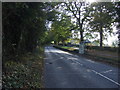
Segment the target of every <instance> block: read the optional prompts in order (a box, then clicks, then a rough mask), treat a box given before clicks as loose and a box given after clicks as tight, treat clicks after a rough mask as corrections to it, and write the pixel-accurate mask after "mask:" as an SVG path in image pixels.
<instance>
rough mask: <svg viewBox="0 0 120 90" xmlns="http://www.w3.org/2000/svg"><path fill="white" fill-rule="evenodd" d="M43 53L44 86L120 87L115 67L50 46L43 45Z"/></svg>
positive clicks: (117, 70)
mask: <svg viewBox="0 0 120 90" xmlns="http://www.w3.org/2000/svg"><path fill="white" fill-rule="evenodd" d="M45 55H46V57H45V65H44V66H45V68H44V69H45V70H44V86H45V88H118V87H120V82H119V81H118V80H119V77H118V76H120V74H119V69H118V68H117V67H112V66H110V65H107V64H103V63H100V62H95V61H92V60H90V59H86V58H84V57H82V56H77V55H73V54H70V53H68V52H65V51H62V50H59V49H56V48H54V47H52V46H47V47H45ZM118 74H119V75H118Z"/></svg>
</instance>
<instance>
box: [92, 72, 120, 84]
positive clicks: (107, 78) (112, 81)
mask: <svg viewBox="0 0 120 90" xmlns="http://www.w3.org/2000/svg"><path fill="white" fill-rule="evenodd" d="M92 71H93V72H95V73H96V74H98V75H100V76H102V77H104V78H105V79H107V80H109V81H111V82H113V83H115V84H117V85H118V86H120V84H119V83H118V82H116V81H114V80H112V79H110V78H108V77H106V76H104V75H102V74H101V73H99V72H96V71H95V70H92Z"/></svg>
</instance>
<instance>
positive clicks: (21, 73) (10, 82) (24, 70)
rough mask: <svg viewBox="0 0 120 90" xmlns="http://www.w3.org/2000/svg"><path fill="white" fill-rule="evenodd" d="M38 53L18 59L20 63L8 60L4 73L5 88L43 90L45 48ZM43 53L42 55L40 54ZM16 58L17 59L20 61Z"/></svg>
mask: <svg viewBox="0 0 120 90" xmlns="http://www.w3.org/2000/svg"><path fill="white" fill-rule="evenodd" d="M41 49H42V50H40V48H39V49H37V51H38V52H37V53H34V54H32V53H27V54H25V55H22V56H21V57H18V58H19V59H20V61H15V60H7V61H6V62H5V66H4V67H5V71H4V72H3V77H2V78H3V88H41V87H43V85H42V69H43V48H41ZM39 52H41V53H39ZM18 58H16V59H18Z"/></svg>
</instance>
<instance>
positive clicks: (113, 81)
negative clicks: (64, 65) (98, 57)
mask: <svg viewBox="0 0 120 90" xmlns="http://www.w3.org/2000/svg"><path fill="white" fill-rule="evenodd" d="M57 52H58V51H57ZM59 52H61V53H66V54H69V53H67V52H64V51H59ZM71 55H72V54H71ZM72 61H74V62H76V63H78V64H80V65H81V66H82V65H83V64H81V63H80V62H79V61H78V60H72ZM87 61H88V60H87ZM89 61H91V60H89ZM92 71H93V72H94V73H96V74H98V75H99V76H101V77H103V78H105V79H107V80H109V81H111V82H113V83H114V84H116V85H118V86H120V84H119V83H118V82H116V81H114V80H112V79H110V78H108V77H106V76H104V75H102V74H101V73H99V72H97V71H95V70H92Z"/></svg>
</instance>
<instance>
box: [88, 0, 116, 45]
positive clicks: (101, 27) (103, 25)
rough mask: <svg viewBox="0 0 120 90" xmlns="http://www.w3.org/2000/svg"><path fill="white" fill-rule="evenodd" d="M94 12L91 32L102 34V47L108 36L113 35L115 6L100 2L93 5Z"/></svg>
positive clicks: (92, 13)
mask: <svg viewBox="0 0 120 90" xmlns="http://www.w3.org/2000/svg"><path fill="white" fill-rule="evenodd" d="M91 8H92V12H91V13H90V14H91V17H92V19H91V20H90V22H89V24H90V28H92V30H90V31H91V32H99V33H100V42H99V43H100V46H102V41H103V39H105V38H106V37H107V34H111V33H112V30H113V28H112V23H113V22H114V15H115V12H114V5H113V3H111V2H109V3H106V2H98V3H93V4H92V5H91Z"/></svg>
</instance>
